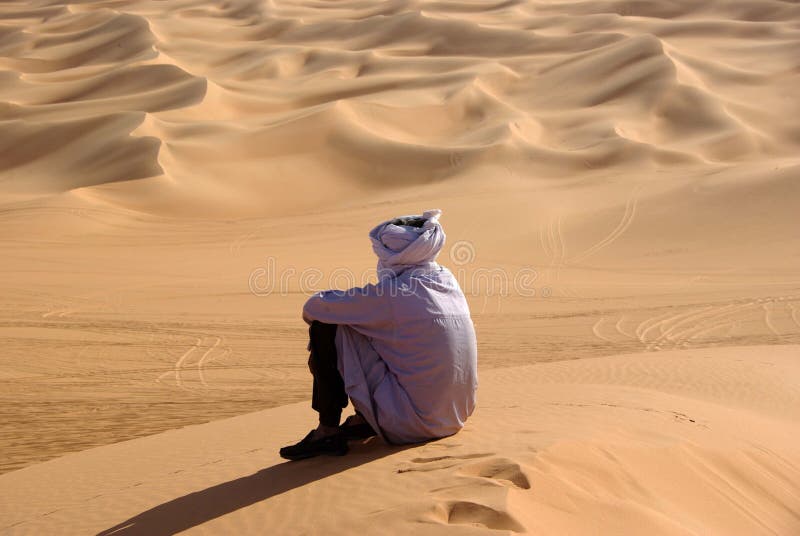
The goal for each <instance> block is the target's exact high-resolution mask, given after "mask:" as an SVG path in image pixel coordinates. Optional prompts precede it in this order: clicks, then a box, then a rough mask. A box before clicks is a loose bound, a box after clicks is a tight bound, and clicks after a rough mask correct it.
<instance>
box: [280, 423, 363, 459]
mask: <svg viewBox="0 0 800 536" xmlns="http://www.w3.org/2000/svg"><path fill="white" fill-rule="evenodd" d="M320 435H321V434H319V433H317V430H311V431H310V432H309V433H308V435H307V436H306V437H304V438H303V440H302V441H300V442H299V443H295V444H294V445H290V446H288V447H283V448H282V449H281V450H280V455H281V457H282V458H286V459H287V460H293V461H294V460H304V459H306V458H313V457H314V456H319V455H320V454H328V455H330V456H344V455H345V454H347V450H348V447H347V439H346V438H345V436H344V434H342V433H336V434H329V435H322V436H321V437H318V436H320Z"/></svg>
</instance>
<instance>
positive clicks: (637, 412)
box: [0, 346, 800, 534]
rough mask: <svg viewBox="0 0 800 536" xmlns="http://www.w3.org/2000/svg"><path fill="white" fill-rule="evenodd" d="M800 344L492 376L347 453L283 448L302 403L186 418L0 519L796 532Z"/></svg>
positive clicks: (285, 527)
mask: <svg viewBox="0 0 800 536" xmlns="http://www.w3.org/2000/svg"><path fill="white" fill-rule="evenodd" d="M798 351H800V348H798V347H797V346H785V347H781V346H770V347H750V348H725V349H714V350H693V351H680V352H663V353H660V354H650V353H648V354H631V355H625V356H614V357H604V358H595V359H581V360H574V361H566V362H559V363H549V364H540V365H534V366H527V367H521V368H520V367H517V368H504V369H498V370H493V371H490V372H487V373H485V374H484V375H483V377H482V379H481V382H482V383H481V400H482V404H481V407H480V409H479V410H478V411H477V413H476V415H475V416H474V418H473V420H472V421H471V422H470V423H469V424H468V426H467V427H466V428H465V429H464V430H463V431H462V432H461V433H459V434H458V435H456V436H453V437H450V438H446V439H443V440H440V441H435V442H431V443H427V444H424V445H418V446H416V447H413V448H403V447H388V446H385V445H382V444H380V443H379V442H375V441H372V442H367V443H366V444H354V445H353V452H352V453H351V454H349V455H348V456H347V457H344V458H336V459H331V458H327V459H315V460H308V461H304V462H297V463H290V462H288V463H287V462H282V461H281V460H280V458H278V457H277V453H276V448H277V447H278V446H279V445H281V444H282V443H284V442H287V441H290V440H291V439H292V438H294V437H295V436H297V435H298V434H302V433H304V431H305V426H306V420H307V419H309V418H310V417H311V415H310V410H309V409H308V408H307V406H306V404H305V403H300V404H293V405H289V406H284V407H281V408H275V409H271V410H266V411H262V412H257V413H252V414H249V415H245V416H241V417H235V418H233V419H228V420H224V421H219V422H215V423H210V424H206V425H201V426H194V427H189V428H184V429H181V430H176V431H173V432H168V433H164V434H161V435H157V436H152V437H148V438H143V439H137V440H134V441H129V442H124V443H119V444H116V445H112V446H108V447H101V448H98V449H92V450H88V451H85V452H81V453H78V454H73V455H70V456H67V457H64V458H61V459H59V460H54V461H51V462H47V463H43V464H40V465H36V466H33V467H29V468H27V469H23V470H20V471H16V472H13V473H9V474H7V475H3V476H2V477H0V489H2V491H3V495H4V497H6V498H7V501H4V504H3V506H2V508H3V510H0V511H2V514H3V515H2V518H3V528H4V529H6V530H7V531H8V532H9V533H10V534H41V533H43V532H52V531H59V530H60V529H62V528H63V527H69V528H70V531H74V532H75V533H84V534H87V533H88V534H92V533H97V534H174V533H176V532H179V531H182V530H186V529H192V530H190V532H191V533H206V534H219V533H231V532H237V533H241V532H260V531H262V530H263V528H264V527H269V528H270V531H272V532H274V533H276V534H353V533H354V532H362V533H367V534H377V533H381V534H387V533H391V534H489V533H495V532H499V533H503V534H511V533H521V532H527V533H532V534H590V533H591V534H596V533H601V534H607V533H629V532H637V533H639V532H642V531H644V532H647V533H650V534H697V533H714V534H717V533H724V534H768V533H769V534H794V533H795V532H796V531H797V530H798V527H800V518H798V508H800V489H798V484H797V482H798V480H799V479H800V474H799V473H798V471H800V470H799V469H798V462H800V451H799V450H798V448H797V445H796V442H795V441H794V440H793V439H794V438H795V437H796V435H797V433H798V430H797V422H798V409H797V408H798V407H800V406H798V402H800V384H799V383H798V382H797V378H798V370H797V367H798V363H797V359H796V358H797V355H798ZM743 386H747V387H746V388H744V389H743V388H742V387H743ZM76 475H80V477H79V478H75V476H76ZM8 501H10V502H8ZM9 504H15V505H18V506H17V507H15V508H13V509H11V508H9Z"/></svg>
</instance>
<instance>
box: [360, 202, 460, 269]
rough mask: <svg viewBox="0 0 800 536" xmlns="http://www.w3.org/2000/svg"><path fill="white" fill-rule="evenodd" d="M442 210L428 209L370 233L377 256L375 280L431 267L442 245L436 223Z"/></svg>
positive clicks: (386, 222)
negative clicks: (408, 270) (411, 269)
mask: <svg viewBox="0 0 800 536" xmlns="http://www.w3.org/2000/svg"><path fill="white" fill-rule="evenodd" d="M441 214H442V211H441V210H438V209H435V210H428V211H425V212H423V213H422V215H421V216H418V215H410V216H401V217H399V218H394V219H392V220H389V221H385V222H383V223H381V224H380V225H378V226H377V227H375V228H374V229H372V231H370V233H369V237H370V240H372V250H373V251H374V252H375V254H376V255H377V256H378V278H379V279H384V278H387V277H395V276H396V275H398V274H400V273H401V272H403V271H405V270H407V269H408V268H412V267H414V268H415V267H434V266H435V263H434V260H435V259H436V256H437V255H438V254H439V251H440V250H441V249H442V246H444V242H445V234H444V230H443V229H442V226H441V224H440V223H439V216H440V215H441Z"/></svg>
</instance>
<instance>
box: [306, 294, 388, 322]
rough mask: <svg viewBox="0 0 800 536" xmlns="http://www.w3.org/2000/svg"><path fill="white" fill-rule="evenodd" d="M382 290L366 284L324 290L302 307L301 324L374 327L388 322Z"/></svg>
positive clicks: (385, 299) (384, 296) (386, 307)
mask: <svg viewBox="0 0 800 536" xmlns="http://www.w3.org/2000/svg"><path fill="white" fill-rule="evenodd" d="M385 292H386V289H385V288H384V287H383V286H376V285H373V284H369V285H367V286H365V287H356V288H351V289H348V290H325V291H322V292H317V293H316V294H314V295H313V296H311V297H310V298H309V299H308V301H306V304H305V305H304V306H303V320H305V321H306V322H307V323H309V324H310V323H311V322H313V321H314V320H318V321H320V322H325V323H326V324H349V325H354V326H362V327H373V326H379V325H382V324H388V323H389V322H390V321H391V310H390V307H391V304H390V300H389V296H386V295H385Z"/></svg>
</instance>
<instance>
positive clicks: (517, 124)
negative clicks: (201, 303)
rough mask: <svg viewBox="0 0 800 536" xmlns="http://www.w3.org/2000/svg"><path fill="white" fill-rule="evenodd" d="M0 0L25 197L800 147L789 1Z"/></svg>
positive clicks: (357, 182) (11, 143)
mask: <svg viewBox="0 0 800 536" xmlns="http://www.w3.org/2000/svg"><path fill="white" fill-rule="evenodd" d="M0 10H1V11H0V17H2V24H0V120H2V130H3V136H2V140H0V177H1V178H2V190H3V191H4V192H5V193H7V194H13V195H14V196H15V198H18V199H19V198H21V199H27V198H30V197H36V196H42V195H48V194H54V193H59V192H64V191H68V190H71V189H74V188H79V187H87V186H88V187H91V186H95V185H102V184H108V183H114V182H117V181H126V180H130V179H140V178H146V177H153V178H154V180H156V181H160V184H161V185H162V186H163V189H164V192H169V193H170V195H174V196H177V197H176V199H177V200H180V201H182V202H181V203H177V204H180V205H182V206H183V202H185V201H186V198H191V199H193V200H194V201H195V202H203V201H207V202H209V203H210V204H214V203H215V202H216V201H217V200H218V199H219V196H220V194H223V195H224V196H225V199H226V200H227V202H228V203H230V204H236V203H239V204H240V205H242V206H241V207H238V208H240V209H242V210H243V209H244V208H243V207H244V206H246V205H247V204H248V201H252V199H253V196H254V195H256V196H258V198H259V201H260V206H261V207H264V206H267V207H269V208H270V209H272V210H275V209H280V208H281V207H285V205H286V202H287V201H292V202H296V199H294V197H296V196H295V189H294V188H298V187H302V188H306V189H308V190H319V189H320V185H319V184H318V183H320V182H322V187H321V189H322V191H323V193H324V195H322V194H314V193H312V194H311V195H309V196H308V197H307V199H306V201H305V203H307V204H315V203H316V204H319V203H321V202H322V200H323V199H324V200H325V202H327V203H330V202H331V199H334V200H335V199H337V198H340V197H345V196H348V195H351V194H352V192H353V191H355V190H358V189H363V188H364V187H378V188H381V187H383V188H385V187H390V186H392V185H396V184H398V183H403V184H414V183H425V182H429V181H431V180H437V179H443V178H447V177H457V176H459V175H467V174H470V173H476V172H479V170H481V169H483V166H486V165H502V166H503V167H504V168H505V169H507V170H508V172H510V173H511V174H517V175H521V176H523V177H536V178H541V177H560V176H563V175H564V174H570V175H575V174H581V173H585V172H590V171H592V170H596V169H598V168H599V169H604V170H608V169H609V168H614V167H618V168H629V167H631V166H635V167H636V169H638V170H640V171H642V170H648V169H650V170H652V169H656V168H658V169H665V168H666V169H669V168H675V167H686V166H693V165H709V164H711V165H724V164H731V163H742V162H747V161H763V159H764V158H770V159H772V158H775V159H781V158H784V157H791V156H793V155H794V154H796V153H797V151H798V149H799V148H800V126H798V123H797V119H796V118H797V117H798V116H800V102H799V101H798V99H797V98H796V90H795V89H794V88H796V87H797V84H798V67H799V65H798V59H797V50H798V46H800V32H798V29H797V22H796V21H797V20H798V10H800V8H799V7H798V6H797V5H796V4H792V3H788V2H781V1H771V0H766V1H763V2H757V3H756V2H750V3H748V2H728V1H718V2H705V3H703V4H698V3H697V2H692V1H688V0H684V1H669V2H664V1H655V0H653V1H636V2H632V1H627V0H626V1H610V2H548V3H533V2H524V1H521V0H519V1H513V0H512V1H503V2H469V1H456V2H451V1H448V2H442V1H430V2H424V1H423V2H416V1H390V2H380V3H377V2H362V1H352V2H283V1H282V2H253V1H248V0H239V1H229V2H223V3H212V2H206V1H181V2H166V3H156V2H135V1H131V2H124V1H123V2H121V1H114V2H87V3H73V4H61V3H58V2H47V3H37V2H34V3H31V2H11V3H8V2H5V3H4V4H3V6H0ZM233 163H235V165H232V164H233ZM319 175H323V176H324V178H323V180H319ZM488 176H490V175H488ZM287 184H291V185H293V186H294V188H292V189H291V190H289V191H286V189H285V188H284V190H282V191H276V189H277V188H282V187H285V185H287ZM165 185H166V186H165ZM130 188H131V189H132V190H134V192H135V191H136V187H135V186H130ZM156 188H158V186H156ZM100 191H104V190H102V189H101V190H100ZM147 191H148V192H152V191H151V190H149V189H148V190H147ZM182 193H183V194H184V195H183V196H181V194H182ZM148 195H150V194H148ZM209 198H210V199H209ZM114 199H115V202H119V203H122V204H126V203H127V204H130V203H132V202H133V201H131V197H128V198H126V197H124V196H123V197H118V196H115V197H114ZM135 199H137V208H140V209H145V210H147V209H148V203H147V198H145V199H144V200H141V199H139V198H135ZM218 208H220V207H218ZM294 208H297V207H296V206H295V207H294ZM159 209H160V210H169V204H166V205H165V204H161V205H159ZM220 209H221V208H220ZM221 210H222V209H221Z"/></svg>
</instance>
